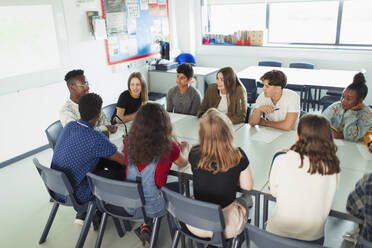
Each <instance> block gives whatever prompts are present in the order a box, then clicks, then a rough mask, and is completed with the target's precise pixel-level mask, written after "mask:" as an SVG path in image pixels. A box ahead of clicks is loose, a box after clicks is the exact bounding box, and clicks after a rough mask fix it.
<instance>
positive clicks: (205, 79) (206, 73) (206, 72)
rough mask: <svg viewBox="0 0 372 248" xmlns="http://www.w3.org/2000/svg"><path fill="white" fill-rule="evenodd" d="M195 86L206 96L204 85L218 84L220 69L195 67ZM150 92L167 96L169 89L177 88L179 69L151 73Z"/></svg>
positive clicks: (152, 71)
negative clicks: (217, 77)
mask: <svg viewBox="0 0 372 248" xmlns="http://www.w3.org/2000/svg"><path fill="white" fill-rule="evenodd" d="M193 69H194V78H195V84H194V86H195V87H196V88H197V89H198V90H199V91H200V93H201V95H202V96H204V83H207V84H209V83H212V82H216V74H217V71H218V68H213V67H201V66H194V67H193ZM148 75H149V91H151V92H159V93H165V94H167V93H168V91H169V89H171V88H172V87H174V86H176V85H177V84H176V78H177V69H172V70H168V71H159V70H151V71H149V74H148Z"/></svg>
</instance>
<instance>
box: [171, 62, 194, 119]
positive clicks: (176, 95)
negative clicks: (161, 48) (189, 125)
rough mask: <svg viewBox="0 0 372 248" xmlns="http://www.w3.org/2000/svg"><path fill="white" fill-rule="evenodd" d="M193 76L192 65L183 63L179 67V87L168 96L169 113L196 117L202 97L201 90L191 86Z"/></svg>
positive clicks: (174, 88)
mask: <svg viewBox="0 0 372 248" xmlns="http://www.w3.org/2000/svg"><path fill="white" fill-rule="evenodd" d="M193 76H194V70H193V69H192V66H191V64H188V63H183V64H180V65H179V66H178V67H177V79H176V82H177V86H175V87H173V88H171V89H170V90H169V91H168V95H167V111H168V112H174V113H180V114H187V115H196V113H197V112H198V108H199V106H200V102H201V97H200V92H199V90H197V89H196V88H194V87H193V86H192V85H191V83H192V78H193Z"/></svg>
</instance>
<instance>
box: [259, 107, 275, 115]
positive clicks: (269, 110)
mask: <svg viewBox="0 0 372 248" xmlns="http://www.w3.org/2000/svg"><path fill="white" fill-rule="evenodd" d="M258 109H259V110H260V111H261V112H262V113H265V114H270V113H272V112H274V107H273V106H270V105H264V106H261V107H259V108H258Z"/></svg>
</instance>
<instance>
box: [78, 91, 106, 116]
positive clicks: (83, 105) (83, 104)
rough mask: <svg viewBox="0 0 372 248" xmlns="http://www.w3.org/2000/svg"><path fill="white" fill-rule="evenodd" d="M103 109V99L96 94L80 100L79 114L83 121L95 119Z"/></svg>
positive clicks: (86, 95) (90, 94)
mask: <svg viewBox="0 0 372 248" xmlns="http://www.w3.org/2000/svg"><path fill="white" fill-rule="evenodd" d="M101 108H102V98H101V97H100V96H99V95H97V94H95V93H88V94H85V95H84V96H82V97H80V99H79V113H80V116H81V119H82V120H83V121H90V120H92V119H93V118H95V117H96V116H97V115H98V114H99V112H101Z"/></svg>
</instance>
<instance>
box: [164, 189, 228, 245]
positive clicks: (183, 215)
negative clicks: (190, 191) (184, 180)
mask: <svg viewBox="0 0 372 248" xmlns="http://www.w3.org/2000/svg"><path fill="white" fill-rule="evenodd" d="M161 191H162V192H163V196H164V199H165V202H166V204H165V205H166V209H167V212H168V213H169V214H170V215H171V216H172V217H173V218H174V220H175V222H176V226H177V228H178V229H179V230H180V231H181V232H182V233H184V234H185V235H187V236H189V232H188V231H186V232H185V230H184V228H183V227H184V224H188V225H191V226H193V227H197V228H200V229H204V230H209V231H212V232H213V237H212V238H211V242H213V243H215V244H216V243H218V244H222V243H224V242H225V238H224V235H223V231H224V229H225V220H224V217H223V214H222V209H221V206H219V205H217V204H212V203H208V202H203V201H198V200H195V199H191V198H187V197H185V196H183V195H181V194H179V193H177V192H175V191H172V190H170V189H168V188H166V187H163V188H162V189H161ZM189 237H190V236H189ZM191 237H192V236H191ZM196 239H197V238H196Z"/></svg>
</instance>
